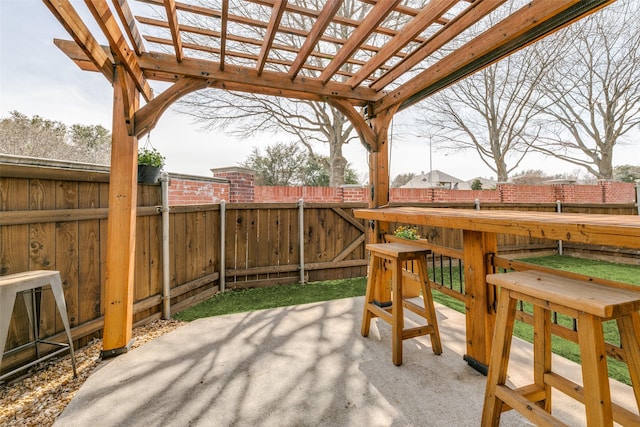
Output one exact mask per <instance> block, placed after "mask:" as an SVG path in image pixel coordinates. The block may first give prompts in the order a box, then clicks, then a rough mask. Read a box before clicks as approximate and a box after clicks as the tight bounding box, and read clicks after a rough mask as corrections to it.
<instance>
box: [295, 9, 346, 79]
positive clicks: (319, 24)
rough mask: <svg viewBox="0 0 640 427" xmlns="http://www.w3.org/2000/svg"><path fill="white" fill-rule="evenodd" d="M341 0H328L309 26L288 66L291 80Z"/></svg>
mask: <svg viewBox="0 0 640 427" xmlns="http://www.w3.org/2000/svg"><path fill="white" fill-rule="evenodd" d="M342 1H343V0H328V1H327V2H326V3H325V4H324V7H323V8H322V11H321V12H320V14H319V15H318V19H316V21H315V22H314V24H313V27H311V30H310V31H309V34H308V35H307V36H306V37H305V40H304V43H303V44H302V46H301V47H300V49H299V50H298V55H297V56H296V59H295V60H294V61H293V64H292V65H291V67H290V68H289V78H290V79H291V80H294V79H295V78H296V76H297V75H298V73H299V72H300V69H301V68H302V65H303V64H304V63H305V62H306V61H307V58H308V57H309V55H310V54H311V52H312V51H313V49H314V48H315V46H316V45H317V44H318V42H319V41H320V38H321V37H322V35H323V34H324V30H326V28H327V27H328V26H329V24H330V23H331V19H333V16H334V15H335V14H336V13H338V10H339V9H340V6H342Z"/></svg>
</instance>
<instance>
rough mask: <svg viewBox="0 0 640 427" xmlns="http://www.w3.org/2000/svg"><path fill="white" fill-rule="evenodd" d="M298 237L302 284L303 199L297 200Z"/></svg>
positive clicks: (302, 280) (301, 279)
mask: <svg viewBox="0 0 640 427" xmlns="http://www.w3.org/2000/svg"><path fill="white" fill-rule="evenodd" d="M298 224H299V225H298V237H299V238H300V242H299V244H300V284H301V285H303V284H304V199H300V200H298Z"/></svg>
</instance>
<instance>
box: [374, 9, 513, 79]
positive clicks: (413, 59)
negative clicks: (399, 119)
mask: <svg viewBox="0 0 640 427" xmlns="http://www.w3.org/2000/svg"><path fill="white" fill-rule="evenodd" d="M506 1H507V0H478V1H477V2H475V3H473V4H472V5H471V6H469V7H468V8H467V9H465V10H464V11H463V12H462V13H460V15H458V16H457V17H456V19H454V20H451V21H450V22H449V23H448V24H447V25H445V26H444V27H443V28H441V29H440V31H438V32H437V33H436V34H434V35H433V36H432V37H430V38H429V39H428V40H427V41H426V42H424V43H422V45H420V47H419V48H418V49H415V50H414V51H413V52H411V53H410V54H409V55H407V56H406V57H404V58H403V59H402V60H401V61H400V62H398V63H397V64H396V65H394V66H393V68H392V69H391V70H389V71H388V72H387V73H385V74H384V75H383V76H382V77H380V78H379V79H377V80H376V81H375V82H374V83H373V84H372V85H371V88H372V89H375V90H382V88H384V87H386V86H387V85H388V84H389V83H391V82H393V81H394V80H396V79H397V78H399V77H400V76H402V74H404V73H405V72H407V71H409V70H411V69H412V68H413V67H415V66H416V65H418V64H419V63H420V61H422V60H423V59H425V58H426V57H428V56H429V55H431V54H432V53H433V52H435V51H437V50H438V49H440V48H441V47H442V46H444V45H445V44H446V43H448V42H450V41H451V40H453V39H454V38H455V37H456V36H457V35H458V34H460V33H462V32H463V31H465V30H466V29H467V28H469V27H470V26H472V25H473V24H475V23H476V22H477V21H479V20H480V19H482V18H483V17H484V16H486V15H488V14H489V13H491V12H492V11H493V10H495V9H496V8H497V7H498V6H500V5H501V4H503V3H504V2H506Z"/></svg>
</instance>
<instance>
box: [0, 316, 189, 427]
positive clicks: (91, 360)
mask: <svg viewBox="0 0 640 427" xmlns="http://www.w3.org/2000/svg"><path fill="white" fill-rule="evenodd" d="M185 324H186V322H180V321H177V320H155V321H153V322H151V323H148V324H146V325H144V326H141V327H138V328H135V329H134V330H133V337H134V338H135V341H134V343H133V345H132V347H131V348H136V347H140V346H141V345H143V344H144V343H146V342H149V341H151V340H152V339H154V338H157V337H159V336H161V335H163V334H166V333H167V332H171V331H172V330H174V329H176V328H178V327H180V326H182V325H185ZM101 348H102V340H95V341H93V342H91V343H90V344H89V345H88V346H86V347H83V348H81V349H78V350H76V352H75V355H76V367H77V371H78V377H77V378H73V372H72V369H71V358H70V357H69V356H68V355H67V356H64V357H62V358H54V359H51V360H49V361H47V362H45V364H44V367H42V368H40V369H38V370H37V371H35V372H33V373H30V374H28V375H26V376H23V377H21V378H19V379H17V380H15V381H13V382H10V383H8V384H3V385H0V425H1V426H9V425H10V426H51V425H53V422H54V421H55V419H56V417H57V416H58V415H59V414H60V413H61V412H62V411H63V410H64V408H65V407H66V406H67V404H68V403H69V402H70V401H71V399H73V396H74V395H75V394H76V392H77V391H78V390H79V389H80V387H81V386H82V384H83V383H84V382H85V380H86V379H87V378H88V377H89V375H91V373H92V372H93V371H94V370H95V369H96V368H97V367H98V366H99V365H100V363H101V360H100V349H101Z"/></svg>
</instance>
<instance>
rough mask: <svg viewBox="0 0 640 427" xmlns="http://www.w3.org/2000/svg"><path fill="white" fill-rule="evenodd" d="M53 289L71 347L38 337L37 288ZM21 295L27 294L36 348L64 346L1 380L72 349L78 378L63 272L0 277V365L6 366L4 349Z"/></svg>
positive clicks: (26, 301)
mask: <svg viewBox="0 0 640 427" xmlns="http://www.w3.org/2000/svg"><path fill="white" fill-rule="evenodd" d="M47 285H50V286H51V290H52V292H53V297H54V298H55V301H56V306H57V307H58V311H59V312H60V317H61V318H62V323H63V324H64V330H65V332H66V333H67V340H68V341H69V343H68V344H62V343H57V342H51V341H44V340H41V339H39V338H38V325H37V323H35V322H37V319H36V318H35V317H34V305H35V304H34V303H33V301H34V300H33V298H32V294H31V292H27V291H32V290H34V289H37V288H42V287H43V286H47ZM19 292H21V293H23V295H22V296H23V298H24V303H25V305H26V307H27V314H28V316H29V322H30V323H31V326H32V328H33V332H34V340H33V341H32V342H34V343H35V345H36V346H37V345H38V342H44V343H47V344H50V345H55V346H59V347H63V348H61V349H59V350H57V351H55V352H53V353H50V354H48V355H46V356H43V357H40V358H38V359H37V360H35V361H34V362H31V363H29V364H27V365H24V366H21V367H20V368H17V369H15V370H13V371H11V372H7V373H5V374H4V375H2V376H0V379H3V378H6V377H8V376H10V375H13V374H14V373H16V372H19V371H21V370H23V369H26V368H28V367H30V366H33V365H35V364H37V363H39V362H41V361H43V360H45V359H48V358H50V357H53V356H55V355H57V354H59V353H61V352H63V351H65V350H66V349H67V348H69V352H70V353H71V365H72V366H73V376H74V377H76V376H77V372H76V357H75V354H74V353H73V340H72V338H71V330H70V328H69V319H68V317H67V304H66V303H65V300H64V292H63V291H62V280H60V273H59V272H57V271H51V270H36V271H25V272H24V273H16V274H10V275H7V276H0V366H2V357H3V355H4V346H5V344H6V342H7V334H8V332H9V323H10V322H11V314H12V313H13V306H14V304H15V300H16V296H17V294H18V293H19Z"/></svg>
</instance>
